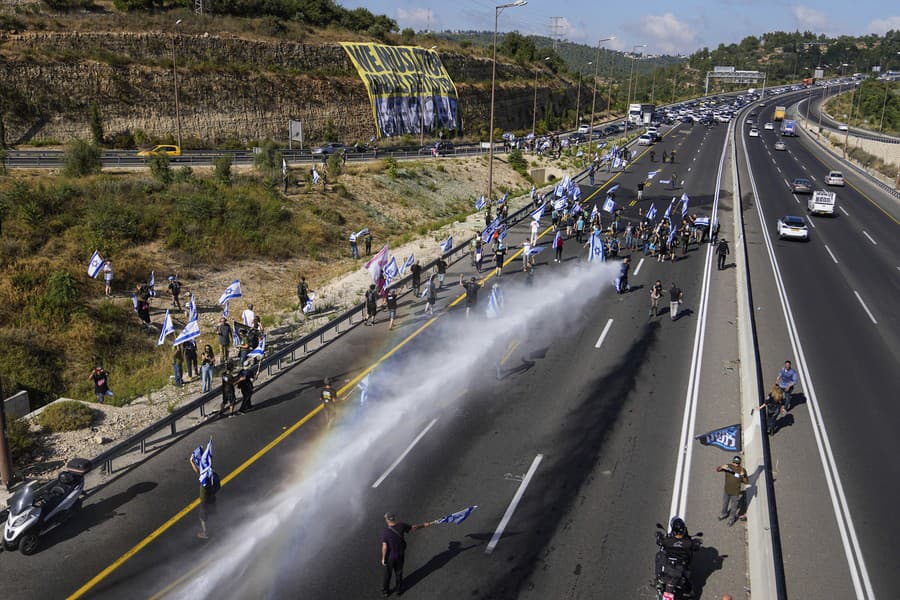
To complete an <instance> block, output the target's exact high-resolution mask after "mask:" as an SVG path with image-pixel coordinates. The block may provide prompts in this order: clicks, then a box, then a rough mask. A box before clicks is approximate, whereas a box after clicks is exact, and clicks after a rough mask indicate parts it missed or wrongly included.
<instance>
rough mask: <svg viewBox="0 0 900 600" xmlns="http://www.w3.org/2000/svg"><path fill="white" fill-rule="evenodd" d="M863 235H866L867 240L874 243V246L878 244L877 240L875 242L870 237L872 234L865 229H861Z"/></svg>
mask: <svg viewBox="0 0 900 600" xmlns="http://www.w3.org/2000/svg"><path fill="white" fill-rule="evenodd" d="M863 235H864V236H866V237H867V238H869V241H870V242H872V243H873V244H874V245H876V246H877V245H878V242H876V241H875V240H873V239H872V236H871V235H869V234H868V233H866V230H865V229H863Z"/></svg>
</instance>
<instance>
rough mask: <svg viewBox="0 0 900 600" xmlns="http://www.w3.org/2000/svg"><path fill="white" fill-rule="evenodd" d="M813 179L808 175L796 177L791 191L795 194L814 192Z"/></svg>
mask: <svg viewBox="0 0 900 600" xmlns="http://www.w3.org/2000/svg"><path fill="white" fill-rule="evenodd" d="M812 191H813V189H812V181H810V180H809V179H807V178H806V177H796V178H794V180H793V181H792V182H791V192H792V193H794V194H812Z"/></svg>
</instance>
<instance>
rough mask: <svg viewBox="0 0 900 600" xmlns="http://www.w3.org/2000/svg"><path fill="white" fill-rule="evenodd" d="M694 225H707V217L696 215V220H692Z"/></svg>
mask: <svg viewBox="0 0 900 600" xmlns="http://www.w3.org/2000/svg"><path fill="white" fill-rule="evenodd" d="M694 225H704V226H706V227H709V217H697V220H696V221H694Z"/></svg>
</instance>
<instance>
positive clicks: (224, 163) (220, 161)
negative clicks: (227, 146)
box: [213, 154, 231, 184]
mask: <svg viewBox="0 0 900 600" xmlns="http://www.w3.org/2000/svg"><path fill="white" fill-rule="evenodd" d="M213 176H214V177H215V178H216V181H220V182H222V183H226V184H228V183H231V155H230V154H224V155H222V157H221V158H217V159H216V167H215V170H214V171H213Z"/></svg>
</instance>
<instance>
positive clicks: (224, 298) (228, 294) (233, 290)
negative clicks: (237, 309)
mask: <svg viewBox="0 0 900 600" xmlns="http://www.w3.org/2000/svg"><path fill="white" fill-rule="evenodd" d="M243 297H244V295H243V294H242V293H241V280H240V279H235V280H234V281H232V282H231V285H229V286H228V287H227V288H225V291H224V292H222V295H221V296H219V302H218V304H225V303H226V302H228V301H229V300H232V299H234V298H243Z"/></svg>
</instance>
